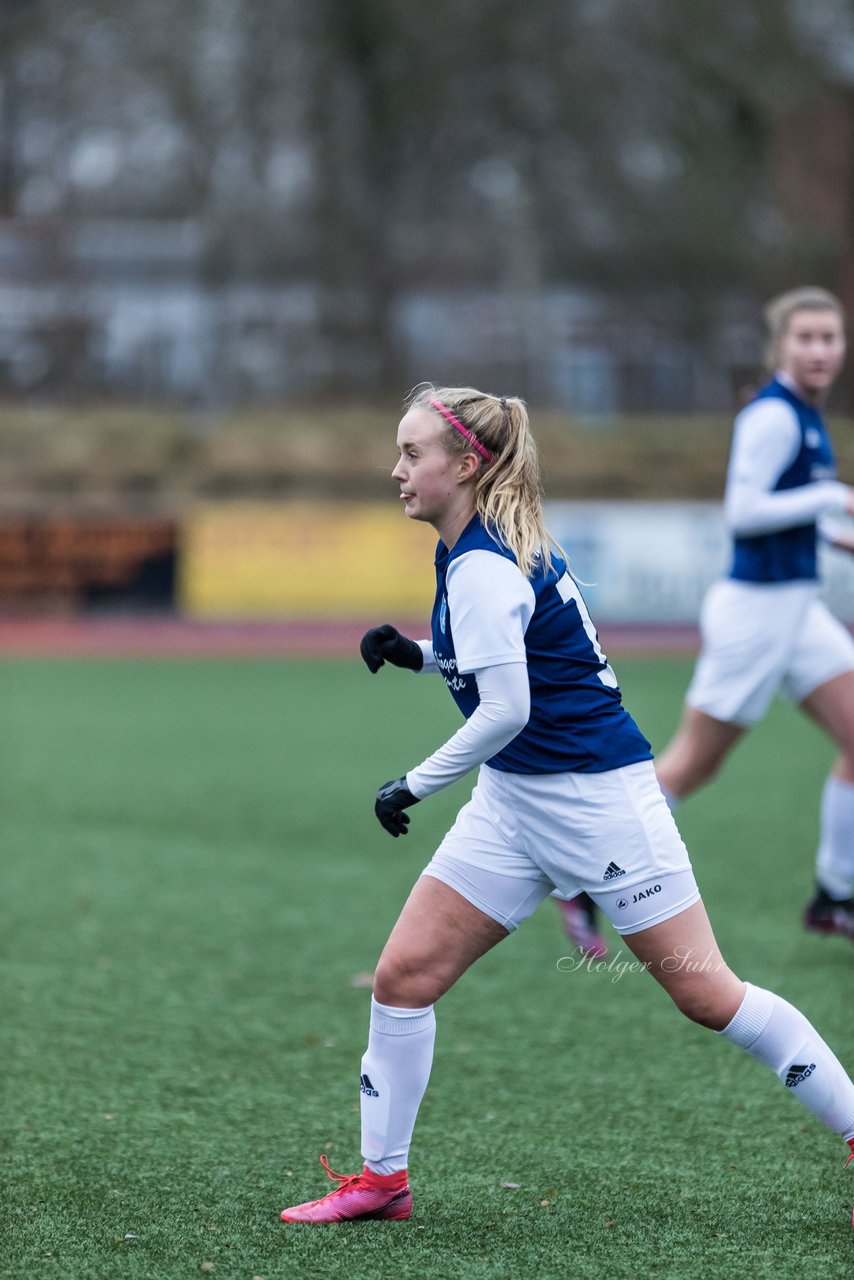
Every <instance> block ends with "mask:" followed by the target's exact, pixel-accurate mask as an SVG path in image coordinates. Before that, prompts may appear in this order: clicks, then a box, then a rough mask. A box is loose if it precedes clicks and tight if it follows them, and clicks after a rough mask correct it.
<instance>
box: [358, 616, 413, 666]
mask: <svg viewBox="0 0 854 1280" xmlns="http://www.w3.org/2000/svg"><path fill="white" fill-rule="evenodd" d="M359 652H360V653H361V655H362V658H363V659H364V662H365V665H366V666H367V668H368V670H369V671H371V672H373V674H374V675H376V673H377V672H378V671H379V669H380V667H382V666H383V665H384V664H385V663H386V662H390V663H391V664H392V666H394V667H408V668H409V670H410V671H420V670H421V668H422V667H423V666H424V654H423V653H422V652H421V646H420V645H417V644H416V643H415V641H414V640H409V639H407V637H406V636H402V635H401V634H400V632H399V631H398V630H397V628H396V627H393V626H392V625H391V623H390V622H384V623H383V625H382V626H381V627H372V628H371V630H370V631H366V632H365V634H364V635H363V636H362V643H361V644H360V645H359Z"/></svg>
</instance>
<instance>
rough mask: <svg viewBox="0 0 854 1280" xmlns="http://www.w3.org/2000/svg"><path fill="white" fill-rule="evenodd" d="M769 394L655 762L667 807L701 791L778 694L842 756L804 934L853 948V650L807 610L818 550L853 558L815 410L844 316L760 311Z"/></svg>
mask: <svg viewBox="0 0 854 1280" xmlns="http://www.w3.org/2000/svg"><path fill="white" fill-rule="evenodd" d="M766 319H767V322H768V330H769V338H770V341H769V351H768V355H769V367H770V369H772V370H775V371H776V372H775V373H774V375H773V377H772V378H771V381H770V382H769V383H768V384H767V386H765V387H763V388H762V390H761V391H759V392H758V394H757V395H756V397H755V399H753V400H752V401H751V403H750V404H748V405H747V407H746V408H744V409H743V410H742V411H741V413H740V414H739V415H738V417H737V418H736V421H735V433H734V437H733V445H732V454H731V457H730V463H729V473H728V477H727V486H726V501H725V509H726V517H727V522H728V525H729V527H730V529H731V530H732V533H733V537H734V542H735V549H734V556H733V561H732V568H731V570H730V573H729V577H728V578H726V579H724V580H723V581H722V582H718V583H716V584H715V586H713V587H712V589H711V591H710V592H709V594H708V595H707V597H706V599H705V601H704V604H703V610H702V615H701V629H702V650H701V653H700V657H699V660H698V663H697V668H696V671H695V673H694V678H693V680H692V682H691V685H690V687H689V689H688V693H687V695H686V706H685V710H684V714H683V718H682V723H681V725H680V727H679V729H678V731H677V733H676V735H675V736H674V738H673V740H672V742H671V743H670V745H669V746H668V747H667V748H666V750H665V751H664V752H663V753H662V755H661V756H660V757H659V759H658V761H657V766H656V767H657V773H658V780H659V782H660V784H661V786H662V789H663V790H664V793H665V795H666V796H667V798H668V801H669V802H670V803H671V806H675V804H677V803H678V802H680V801H682V800H684V799H685V797H686V796H688V795H690V794H691V792H692V791H694V790H696V788H697V787H699V786H701V785H702V784H703V783H704V782H708V781H709V780H710V779H711V778H712V777H714V775H715V774H716V773H717V771H718V769H719V768H720V767H721V765H722V763H723V761H724V759H725V758H726V756H727V755H728V754H729V752H730V751H731V750H732V748H733V747H734V746H735V744H736V742H738V740H739V739H740V738H741V737H742V736H743V734H744V733H745V732H746V730H747V729H749V728H750V726H751V725H753V724H755V723H756V722H757V721H758V720H760V719H761V718H762V716H763V715H764V714H765V712H766V710H767V709H768V705H769V703H770V702H771V699H772V698H773V697H774V694H775V693H776V692H777V691H778V689H782V690H783V691H784V692H785V693H787V694H788V695H789V697H791V698H792V699H794V701H795V702H797V703H798V704H799V706H800V707H801V708H802V710H804V711H805V712H806V713H807V715H809V716H810V717H811V718H812V719H813V720H815V721H816V722H817V723H818V724H819V725H820V726H821V727H822V728H823V729H824V730H825V732H826V733H827V734H828V735H829V736H830V737H831V738H832V740H833V741H834V742H835V743H836V745H837V746H838V747H839V750H840V755H839V758H838V760H837V761H836V763H835V764H834V766H833V769H832V771H831V774H830V777H829V778H828V780H827V782H826V784H825V788H824V796H823V800H822V806H821V838H820V842H819V849H818V859H817V868H816V879H817V884H816V893H815V896H814V898H813V899H812V901H811V902H810V903H809V904H808V905H807V907H806V910H805V912H804V924H805V926H806V927H807V928H808V929H814V930H818V931H820V932H824V933H840V934H844V935H847V936H848V937H849V938H852V939H854V901H852V886H853V885H854V642H852V640H851V636H850V635H849V633H848V631H847V630H846V629H845V628H844V627H843V626H842V625H841V623H839V622H838V621H837V620H836V619H835V618H834V617H833V616H832V614H831V613H830V612H829V611H828V609H827V608H826V606H825V605H824V604H823V603H822V602H821V601H820V600H818V598H817V593H818V575H817V569H816V540H817V522H819V521H820V520H821V519H822V518H823V523H819V524H818V530H819V531H820V532H821V533H822V534H823V535H824V537H825V538H827V540H828V541H830V542H831V543H833V544H834V545H837V546H839V547H842V548H844V549H845V550H847V551H851V550H852V544H851V541H850V539H846V538H845V537H844V536H841V535H840V534H839V533H838V531H836V530H834V529H833V527H832V524H829V523H828V520H827V513H832V512H834V511H836V512H845V513H847V514H849V515H852V514H854V490H852V489H849V488H847V487H846V486H845V485H843V484H839V483H838V482H837V481H836V480H835V479H834V476H835V474H836V471H835V465H834V458H833V450H832V447H831V444H830V439H829V437H828V434H827V429H826V427H825V424H824V420H823V418H822V415H821V412H820V405H821V403H822V401H823V400H824V398H825V396H826V395H827V392H828V391H829V389H830V387H831V385H832V383H833V381H834V379H835V377H836V375H837V374H838V372H839V370H840V368H841V365H842V360H843V358H844V355H845V333H844V325H843V312H842V307H841V305H840V303H839V301H838V299H837V298H835V297H834V296H833V294H831V293H827V292H826V291H825V290H824V289H815V288H804V289H795V290H793V291H792V292H790V293H785V294H783V295H782V296H781V297H778V298H775V299H774V300H773V301H772V302H771V303H769V305H768V307H767V309H766Z"/></svg>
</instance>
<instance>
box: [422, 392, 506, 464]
mask: <svg viewBox="0 0 854 1280" xmlns="http://www.w3.org/2000/svg"><path fill="white" fill-rule="evenodd" d="M430 403H431V404H432V406H433V408H434V409H438V410H439V412H440V413H441V415H442V417H443V418H444V419H445V420H446V421H447V422H450V424H451V426H452V427H456V429H457V431H459V433H460V435H463V436H465V438H466V440H468V442H469V444H470V445H471V446H472V448H473V449H477V451H478V453H479V454H480V456H481V457H482V458H486V461H487V462H491V461H492V454H491V453H490V452H489V450H488V449H484V447H483V445H482V444H481V443H480V441H479V440H475V438H474V436H473V435H472V433H471V432H470V431H469V429H468V427H464V426H463V424H462V423H461V422H460V420H459V418H455V417H454V415H453V414H452V413H451V411H450V409H446V408H445V406H444V405H443V404H442V401H441V400H431V401H430Z"/></svg>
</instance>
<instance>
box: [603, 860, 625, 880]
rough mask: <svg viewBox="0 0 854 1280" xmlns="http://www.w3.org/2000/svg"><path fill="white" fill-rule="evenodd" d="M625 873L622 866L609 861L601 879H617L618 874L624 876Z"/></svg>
mask: <svg viewBox="0 0 854 1280" xmlns="http://www.w3.org/2000/svg"><path fill="white" fill-rule="evenodd" d="M625 874H626V873H625V871H624V870H623V868H622V867H618V866H617V864H616V862H609V863H608V869H607V871H606V872H605V874H604V876H603V877H602V879H603V880H617V879H619V877H620V876H624V875H625Z"/></svg>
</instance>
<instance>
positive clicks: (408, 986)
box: [374, 951, 441, 1009]
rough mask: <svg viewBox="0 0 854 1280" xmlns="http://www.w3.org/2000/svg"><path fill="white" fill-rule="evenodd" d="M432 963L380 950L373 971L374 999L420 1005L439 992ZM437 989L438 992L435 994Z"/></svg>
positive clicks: (406, 1006)
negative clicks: (423, 962) (424, 962)
mask: <svg viewBox="0 0 854 1280" xmlns="http://www.w3.org/2000/svg"><path fill="white" fill-rule="evenodd" d="M440 986H441V979H440V978H439V977H438V975H436V974H434V973H433V967H432V966H431V965H428V964H422V963H419V962H418V960H417V959H416V958H415V957H411V956H407V955H404V954H401V953H400V952H397V953H395V952H391V953H389V952H387V951H385V952H383V954H382V956H381V957H380V960H379V963H378V965H377V968H376V972H375V974H374V999H375V1000H378V1001H379V1002H380V1004H390V1005H396V1006H397V1007H398V1008H401V1009H423V1008H426V1006H427V1005H429V1004H433V1003H434V1002H435V1001H436V1000H437V999H438V997H439V995H440V994H441V990H440ZM436 992H438V994H435V993H436Z"/></svg>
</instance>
